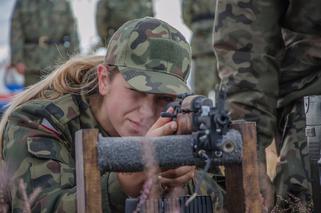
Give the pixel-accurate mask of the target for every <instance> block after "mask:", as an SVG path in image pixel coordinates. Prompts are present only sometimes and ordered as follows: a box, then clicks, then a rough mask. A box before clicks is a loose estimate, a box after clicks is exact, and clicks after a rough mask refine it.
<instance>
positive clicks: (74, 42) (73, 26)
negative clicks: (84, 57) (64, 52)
mask: <svg viewBox="0 0 321 213" xmlns="http://www.w3.org/2000/svg"><path fill="white" fill-rule="evenodd" d="M67 5H68V11H69V12H68V15H69V20H70V21H69V22H68V24H69V25H70V28H69V30H70V32H69V33H68V34H69V36H70V47H69V49H70V52H71V54H77V53H79V51H80V47H79V37H78V28H77V22H76V20H75V17H74V14H73V12H72V9H71V6H70V3H69V1H67Z"/></svg>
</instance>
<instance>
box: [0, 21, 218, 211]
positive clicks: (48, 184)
mask: <svg viewBox="0 0 321 213" xmlns="http://www.w3.org/2000/svg"><path fill="white" fill-rule="evenodd" d="M147 32H148V33H147ZM142 46H143V47H144V46H147V48H146V49H145V48H141V47H142ZM108 49H109V50H110V51H108V52H107V54H106V56H105V57H102V56H86V57H75V58H71V59H70V60H69V61H67V62H66V63H65V64H63V65H62V66H60V67H59V68H57V69H56V70H55V71H54V72H52V73H51V74H50V75H49V76H48V77H46V78H45V79H43V80H42V81H40V82H38V83H37V84H35V85H33V86H31V87H30V88H28V89H27V90H26V91H24V92H22V93H21V94H19V95H18V96H17V97H16V99H15V100H13V102H12V103H11V105H10V107H9V109H8V110H7V111H6V112H5V115H4V117H3V119H2V120H1V123H0V141H1V143H2V146H1V147H2V152H1V154H2V157H3V159H4V160H5V161H6V162H7V163H8V164H9V166H10V168H11V170H12V171H13V174H14V178H15V179H16V180H17V179H18V178H22V179H23V180H24V182H26V186H27V190H26V191H27V192H28V193H30V192H32V191H33V190H34V189H35V188H36V187H41V189H42V191H41V192H40V194H39V196H38V197H37V198H36V200H35V202H34V203H33V205H32V206H31V208H32V211H36V212H40V211H47V212H54V211H65V212H75V211H76V182H75V179H76V178H75V145H76V144H75V132H76V131H77V130H80V129H86V128H97V129H98V130H99V132H100V133H101V134H102V135H103V136H104V137H122V136H163V135H170V134H175V132H176V130H177V123H176V121H171V120H170V119H169V118H160V117H159V115H160V112H161V111H162V110H163V107H164V106H165V105H167V104H168V103H169V102H171V101H173V100H174V98H175V96H176V95H177V94H181V93H184V92H189V91H190V90H189V88H188V86H187V85H186V79H187V77H188V74H189V69H190V62H191V50H190V46H189V44H188V43H187V42H186V40H185V38H184V36H183V35H182V34H181V33H180V32H179V31H177V30H176V29H174V28H173V27H172V26H170V25H168V24H167V23H165V22H163V21H161V20H158V19H154V18H149V17H147V18H143V19H136V20H132V21H129V22H127V23H126V24H124V25H123V26H122V27H120V28H119V29H118V31H116V32H115V34H114V36H113V37H112V38H111V40H110V42H109V45H108ZM133 59H136V60H133ZM195 172H196V171H195V167H194V166H182V167H178V168H175V169H170V170H166V171H161V172H160V173H158V174H157V175H158V176H159V177H161V178H159V181H160V184H161V185H162V186H165V187H166V188H167V190H171V189H173V188H175V187H178V186H180V187H184V186H186V187H185V189H186V190H187V191H186V192H184V193H191V192H190V191H189V189H190V188H189V186H191V181H192V179H193V178H194V174H195ZM145 181H146V174H145V173H144V172H138V173H115V172H107V173H105V174H102V178H101V187H102V204H103V206H102V208H103V211H104V212H124V205H125V199H126V198H128V197H137V196H138V195H139V194H140V192H141V190H142V187H143V184H144V182H145ZM10 190H11V194H12V203H11V209H12V211H13V212H15V211H20V210H21V211H22V210H23V198H22V197H21V194H20V192H19V190H18V188H17V186H16V185H12V187H11V188H10ZM202 190H203V192H204V193H210V192H211V191H210V189H206V188H204V187H203V189H202ZM201 192H202V191H201ZM216 196H217V195H216ZM213 202H215V200H213Z"/></svg>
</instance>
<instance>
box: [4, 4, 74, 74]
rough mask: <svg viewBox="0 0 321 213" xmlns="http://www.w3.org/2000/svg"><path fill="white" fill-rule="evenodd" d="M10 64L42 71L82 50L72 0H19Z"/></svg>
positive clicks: (16, 5)
mask: <svg viewBox="0 0 321 213" xmlns="http://www.w3.org/2000/svg"><path fill="white" fill-rule="evenodd" d="M10 47H11V63H12V64H17V63H24V64H25V65H26V69H27V70H41V69H44V68H47V67H48V66H49V65H55V64H56V63H57V62H63V61H64V60H66V59H67V58H68V56H69V55H72V54H74V53H76V52H78V50H79V40H78V34H77V26H76V23H75V19H74V17H73V14H72V10H71V7H70V3H69V1H66V0H57V1H51V0H49V1H48V0H28V1H25V0H24V1H23V0H17V1H16V4H15V7H14V10H13V14H12V17H11V29H10Z"/></svg>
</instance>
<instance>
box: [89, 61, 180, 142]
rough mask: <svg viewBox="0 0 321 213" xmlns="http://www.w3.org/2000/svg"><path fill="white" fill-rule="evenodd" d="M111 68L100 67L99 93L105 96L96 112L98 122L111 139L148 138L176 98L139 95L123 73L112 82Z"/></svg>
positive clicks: (158, 95) (117, 74)
mask: <svg viewBox="0 0 321 213" xmlns="http://www.w3.org/2000/svg"><path fill="white" fill-rule="evenodd" d="M108 69H109V68H106V67H104V66H102V67H98V76H99V91H100V94H101V95H102V96H103V101H102V104H101V106H100V107H99V108H98V110H97V112H96V113H95V114H96V117H97V120H98V122H99V123H100V125H101V126H102V127H103V128H104V129H105V130H106V131H107V132H108V133H109V134H110V135H111V136H143V135H145V134H146V133H147V131H148V130H149V128H150V127H151V126H152V125H153V124H154V122H155V121H156V120H157V119H158V118H159V115H160V112H161V111H162V110H163V108H164V106H165V105H166V104H167V103H169V102H171V101H173V100H174V97H173V96H170V95H160V94H148V93H143V92H139V91H137V90H135V89H133V88H132V87H131V86H130V85H129V84H128V83H127V82H126V81H125V79H124V78H123V76H122V75H121V74H120V73H116V74H115V75H114V76H113V78H112V79H110V77H109V75H108V72H109V70H108ZM105 74H106V75H105Z"/></svg>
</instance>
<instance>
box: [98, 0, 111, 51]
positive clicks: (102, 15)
mask: <svg viewBox="0 0 321 213" xmlns="http://www.w3.org/2000/svg"><path fill="white" fill-rule="evenodd" d="M107 17H108V0H99V2H98V3H97V8H96V30H97V33H98V36H99V37H100V40H101V44H102V45H103V46H104V45H105V43H106V39H107V36H108V31H107V28H108V23H107Z"/></svg>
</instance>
